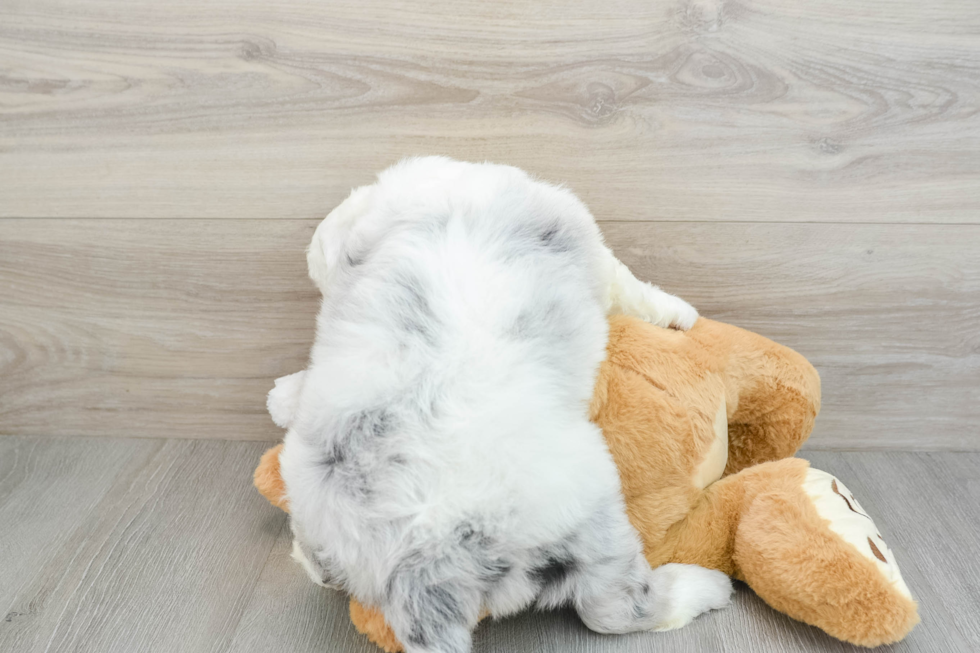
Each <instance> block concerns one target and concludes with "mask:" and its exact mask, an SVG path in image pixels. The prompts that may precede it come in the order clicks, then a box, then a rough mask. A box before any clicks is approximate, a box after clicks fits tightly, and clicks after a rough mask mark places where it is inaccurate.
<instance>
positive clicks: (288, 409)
mask: <svg viewBox="0 0 980 653" xmlns="http://www.w3.org/2000/svg"><path fill="white" fill-rule="evenodd" d="M305 376H306V371H305V370H303V371H301V372H296V373H295V374H290V375H289V376H283V377H280V378H278V379H276V386H275V387H274V388H273V389H272V390H270V391H269V396H268V398H267V399H266V402H265V407H266V409H267V410H268V411H269V415H270V416H271V417H272V421H273V422H275V423H276V426H278V427H279V428H283V429H285V428H289V425H290V424H292V422H293V415H294V414H295V413H296V403H297V402H298V401H299V394H300V392H301V391H302V389H303V378H304V377H305Z"/></svg>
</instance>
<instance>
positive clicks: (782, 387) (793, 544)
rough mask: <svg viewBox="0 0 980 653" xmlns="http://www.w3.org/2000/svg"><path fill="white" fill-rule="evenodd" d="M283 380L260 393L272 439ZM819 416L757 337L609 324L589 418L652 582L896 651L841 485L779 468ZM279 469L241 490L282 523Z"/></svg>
mask: <svg viewBox="0 0 980 653" xmlns="http://www.w3.org/2000/svg"><path fill="white" fill-rule="evenodd" d="M300 374H302V373H300ZM297 376H298V375H293V376H292V377H285V378H284V379H283V380H280V381H281V382H277V389H276V390H274V391H273V393H270V412H273V416H274V418H275V419H276V420H277V422H279V423H280V425H285V424H286V423H288V420H289V417H290V415H289V412H290V396H291V395H293V394H295V393H296V392H298V389H299V388H298V384H299V383H300V382H301V379H299V378H297ZM291 384H292V385H294V386H296V387H295V388H293V387H290V385H291ZM819 404H820V379H819V377H818V376H817V372H816V370H814V369H813V367H812V366H811V365H810V364H809V363H808V362H807V361H806V359H804V358H803V357H802V356H800V355H799V354H797V353H796V352H794V351H792V350H791V349H788V348H786V347H783V346H781V345H778V344H776V343H774V342H772V341H770V340H767V339H766V338H763V337H762V336H759V335H757V334H754V333H751V332H748V331H745V330H743V329H739V328H737V327H733V326H730V325H727V324H721V323H719V322H714V321H712V320H708V319H705V318H701V319H699V320H698V321H697V323H696V324H695V325H694V327H693V328H692V329H691V330H690V331H687V332H681V331H674V330H670V329H663V328H659V327H656V326H652V325H650V324H647V323H645V322H642V321H640V320H637V319H634V318H629V317H625V316H615V317H612V318H610V334H609V344H608V348H607V357H606V360H605V362H604V363H603V364H602V367H601V369H600V371H599V375H598V379H597V382H596V387H595V393H594V396H593V399H592V405H591V407H590V410H591V419H592V420H593V421H594V422H595V423H596V424H598V425H599V426H600V427H602V430H603V433H604V434H605V437H606V441H607V443H608V446H609V450H610V451H611V452H612V455H613V458H614V459H615V461H616V464H617V466H618V467H619V472H620V478H621V480H622V487H623V494H624V496H625V498H626V507H627V512H628V514H629V517H630V521H631V522H632V523H633V525H634V526H635V527H636V529H637V531H638V532H639V533H640V536H641V537H642V538H643V542H644V551H645V554H646V557H647V559H648V560H649V561H650V565H651V566H654V567H656V566H658V565H662V564H665V563H668V562H683V563H692V564H698V565H702V566H705V567H711V568H713V569H720V570H722V571H724V572H725V573H727V574H729V575H731V576H732V577H734V578H736V579H738V580H742V581H744V582H746V583H747V584H748V585H749V586H750V587H751V588H752V589H753V590H755V592H756V593H757V594H758V595H759V596H761V597H762V598H763V599H764V600H765V601H766V602H767V603H768V604H769V605H770V606H772V607H773V608H775V609H776V610H779V611H780V612H784V613H786V614H788V615H789V616H791V617H793V618H795V619H799V620H800V621H803V622H806V623H808V624H812V625H814V626H817V627H819V628H821V629H823V630H824V631H826V632H827V633H829V634H830V635H833V636H834V637H837V638H840V639H842V640H845V641H848V642H851V643H854V644H859V645H862V646H877V645H879V644H885V643H890V642H896V641H898V640H900V639H901V638H902V637H904V636H905V635H906V634H907V633H908V632H909V631H910V630H911V629H912V627H913V626H915V624H916V623H918V620H919V619H918V614H917V609H916V604H915V602H914V601H913V600H912V596H911V594H910V593H909V590H908V588H907V587H906V586H905V583H904V582H903V581H902V576H901V574H900V573H899V570H898V566H897V564H896V562H895V556H894V554H893V553H892V552H891V550H889V548H888V547H887V546H886V545H885V542H884V540H882V537H881V534H880V533H879V532H878V531H877V529H876V528H875V525H874V522H872V520H871V518H870V517H869V516H868V515H867V513H865V512H864V510H863V509H862V508H861V506H860V504H859V503H858V502H857V500H856V499H855V498H854V496H853V495H852V494H851V493H850V492H849V491H848V489H847V488H846V487H845V486H844V484H843V483H841V482H840V481H839V480H837V479H836V478H834V477H833V476H831V475H830V474H827V473H826V472H822V471H819V470H816V469H812V468H810V467H809V464H808V463H807V462H806V461H805V460H802V459H799V458H792V457H791V456H793V454H795V453H796V451H797V450H798V449H799V447H800V445H801V444H802V443H803V441H804V440H805V439H806V438H807V437H808V436H809V434H810V430H811V429H812V427H813V421H814V418H815V417H816V414H817V411H818V410H819ZM276 413H279V414H278V415H276ZM280 447H281V445H280ZM278 455H279V447H276V448H273V449H270V450H269V451H268V452H266V454H265V455H264V456H263V458H262V461H261V463H260V464H259V467H258V469H257V470H256V472H255V485H256V486H257V487H258V488H259V491H260V492H262V494H263V495H265V496H266V497H267V498H268V499H269V500H270V501H271V502H272V503H273V504H275V505H277V506H279V507H280V508H283V509H287V508H288V506H287V505H286V499H285V488H284V486H283V483H282V479H281V478H280V477H279V469H278V466H279V458H278ZM350 613H351V619H352V620H353V622H354V624H355V625H356V626H357V628H358V630H360V631H361V632H363V633H365V634H366V635H367V636H368V637H369V638H370V639H371V640H372V641H373V642H375V643H376V644H378V645H379V646H381V647H382V648H383V649H385V650H386V651H389V652H394V651H400V650H402V648H401V645H400V644H399V642H398V641H397V639H396V638H395V636H394V634H393V633H392V631H391V630H390V628H388V626H387V625H386V624H385V621H384V617H383V615H381V614H380V613H379V612H377V611H375V610H372V609H370V608H366V607H364V606H361V605H360V604H358V603H357V602H356V601H354V600H352V601H351V605H350Z"/></svg>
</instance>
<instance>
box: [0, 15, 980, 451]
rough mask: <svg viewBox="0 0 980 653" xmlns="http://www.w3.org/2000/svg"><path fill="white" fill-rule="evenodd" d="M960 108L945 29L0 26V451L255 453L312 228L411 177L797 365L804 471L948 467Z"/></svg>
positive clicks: (968, 295) (301, 310)
mask: <svg viewBox="0 0 980 653" xmlns="http://www.w3.org/2000/svg"><path fill="white" fill-rule="evenodd" d="M978 107H980V5H978V4H977V3H976V2H975V0H939V1H938V2H934V3H922V2H918V1H913V0H892V1H890V2H880V1H878V0H813V1H811V2H806V3H798V2H791V1H790V0H745V1H743V2H732V1H724V0H679V1H675V0H670V1H669V2H668V1H663V2H661V1H654V2H649V1H647V2H639V1H638V0H613V1H611V2H610V1H608V0H607V1H604V2H598V1H597V0H577V1H567V0H562V1H560V2H559V1H557V0H556V1H554V2H533V3H528V2H523V0H500V1H497V2H490V3H488V2H476V1H465V2H455V3H446V4H443V5H438V4H433V3H431V2H422V1H421V0H418V1H417V2H413V1H410V0H382V1H379V2H370V3H365V2H361V1H359V0H357V1H355V0H336V1H333V2H320V1H319V0H261V1H259V0H212V1H208V2H187V1H186V0H176V1H175V2H168V3H160V2H152V1H151V0H130V1H129V2H125V3H120V2H116V1H114V0H90V1H87V2H86V3H84V4H79V3H75V2H70V1H69V0H33V1H32V2H12V3H0V433H3V434H40V435H120V436H123V435H126V436H154V437H156V436H166V437H186V438H234V439H256V440H262V439H272V438H275V437H277V436H278V432H277V430H276V429H275V427H273V426H272V424H271V422H270V421H269V420H268V418H267V417H266V416H265V413H264V400H263V395H264V393H265V391H266V390H267V389H268V387H269V386H270V384H271V381H272V379H273V378H274V377H276V376H277V375H280V374H285V373H288V372H292V371H295V370H297V369H300V368H301V367H302V366H303V364H304V359H305V354H306V351H307V349H308V346H309V342H310V338H311V337H312V318H313V315H314V313H315V310H316V303H317V298H316V294H315V292H314V290H313V288H312V286H311V285H310V284H309V283H308V282H307V280H306V278H305V269H304V261H303V254H302V252H303V248H304V246H305V244H306V242H307V241H308V239H309V237H310V234H311V233H312V229H313V228H314V226H315V224H316V221H317V220H318V219H319V218H320V217H322V216H323V215H324V214H325V213H326V212H327V211H328V210H329V209H330V208H331V207H332V206H334V205H335V204H336V203H337V202H338V201H339V200H340V199H341V198H342V197H343V196H344V194H345V193H346V192H347V191H348V190H349V188H350V187H351V186H355V185H359V184H362V183H365V182H368V181H370V179H371V176H372V174H373V173H374V172H375V171H377V170H378V169H380V168H383V167H384V166H386V165H388V164H389V163H391V162H393V161H394V160H396V159H397V158H399V157H401V156H404V155H409V154H419V153H427V154H431V153H435V154H447V155H451V156H456V157H460V158H465V159H472V160H484V159H490V160H495V161H499V162H506V163H512V164H515V165H519V166H522V167H525V168H527V169H529V170H531V171H532V172H534V173H536V174H539V175H541V176H542V177H545V178H547V179H551V180H555V181H563V182H566V183H568V184H569V185H570V186H571V187H572V188H573V189H574V190H575V191H576V192H578V193H579V194H580V195H581V196H582V198H583V199H584V200H585V201H586V202H587V203H588V204H589V205H590V206H591V207H592V209H593V211H594V213H595V214H596V216H597V217H598V218H599V219H600V220H601V221H602V225H603V229H604V231H605V233H606V235H607V238H608V240H609V241H610V243H611V245H612V246H613V248H614V249H615V250H616V252H617V253H618V254H619V255H620V256H621V258H623V260H624V261H626V262H627V263H628V264H629V265H630V266H631V267H633V268H634V270H635V271H636V272H637V274H638V275H639V276H641V277H644V278H648V279H650V280H653V281H654V282H656V283H660V284H661V285H663V286H664V287H665V288H667V289H668V290H670V291H673V292H677V293H679V294H682V295H683V296H685V297H686V298H688V299H689V300H691V301H692V302H693V303H694V304H695V305H697V306H698V307H699V308H700V309H701V311H702V313H703V314H705V315H708V316H710V317H715V318H718V319H722V320H727V321H730V322H733V323H735V324H739V325H741V326H745V327H748V328H751V329H754V330H757V331H759V332H761V333H763V334H765V335H768V336H770V337H773V338H776V339H777V340H780V341H781V342H784V343H786V344H788V345H790V346H793V347H795V348H797V349H798V350H799V351H801V352H802V353H804V354H805V355H807V356H809V357H810V358H811V360H813V361H814V363H815V364H816V365H817V367H818V368H819V369H820V371H821V374H822V376H823V381H824V393H825V402H824V411H823V414H822V416H821V417H820V419H819V420H818V427H817V432H816V433H815V435H814V437H813V439H812V440H811V445H810V446H811V447H816V448H841V447H843V448H906V449H908V448H912V449H916V448H922V449H930V448H941V449H974V448H977V447H978V446H980V430H978V427H977V424H978V423H980V254H978V250H980V108H978Z"/></svg>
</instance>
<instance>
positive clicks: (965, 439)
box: [0, 220, 980, 449]
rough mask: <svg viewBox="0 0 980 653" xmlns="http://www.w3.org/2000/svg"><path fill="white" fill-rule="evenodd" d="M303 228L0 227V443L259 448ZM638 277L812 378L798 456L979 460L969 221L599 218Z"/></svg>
mask: <svg viewBox="0 0 980 653" xmlns="http://www.w3.org/2000/svg"><path fill="white" fill-rule="evenodd" d="M315 224H316V222H315V221H292V220H286V221H253V220H237V221H231V220H170V221H167V220H104V221H99V220H79V221H74V220H2V221H0V288H2V289H3V292H2V293H0V397H2V401H0V434H2V433H6V434H31V435H120V436H136V437H161V436H163V437H181V438H230V439H244V440H269V439H275V438H278V437H280V436H281V432H280V431H279V430H278V429H277V428H276V427H275V426H274V425H273V424H272V422H271V420H269V418H268V416H267V414H266V411H265V393H266V392H267V391H268V389H269V388H271V385H272V381H273V380H274V379H275V378H276V377H277V376H281V375H283V374H287V373H291V372H294V371H297V370H299V369H302V368H303V367H305V365H306V358H307V355H308V351H309V347H310V345H311V343H312V338H313V320H314V316H315V312H316V310H317V306H318V295H317V293H316V291H315V290H314V289H313V287H312V284H310V282H309V281H308V280H307V279H306V272H305V261H304V256H303V250H304V247H305V245H306V243H307V242H308V240H309V238H310V235H311V234H312V231H313V229H314V227H315ZM602 226H603V230H604V232H605V234H606V236H607V239H608V241H609V243H610V245H611V246H612V247H613V249H614V250H615V251H616V253H617V254H618V255H619V256H620V257H621V258H622V259H623V260H624V261H625V262H626V264H627V265H629V266H630V267H631V268H632V269H634V270H635V271H636V273H637V275H638V276H640V277H641V278H644V279H648V280H652V281H654V282H656V283H659V284H661V285H662V286H663V287H664V288H666V289H667V290H669V291H671V292H676V293H679V294H680V295H681V296H683V297H685V298H687V299H688V300H690V301H691V302H692V303H693V304H694V305H695V306H697V307H698V308H699V309H700V310H701V312H702V314H703V315H706V316H708V317H712V318H715V319H719V320H724V321H727V322H731V323H734V324H737V325H740V326H743V327H746V328H749V329H752V330H755V331H758V332H760V333H762V334H763V335H766V336H768V337H771V338H773V339H775V340H777V341H779V342H782V343H784V344H786V345H788V346H791V347H793V348H795V349H797V350H798V351H800V352H801V353H803V354H804V355H805V356H807V357H808V358H810V360H812V361H813V363H814V364H815V365H816V366H817V368H818V369H819V371H820V372H821V375H822V379H823V392H824V404H823V411H822V413H821V416H820V418H819V419H818V420H817V429H816V431H815V434H814V436H813V438H811V440H810V443H809V445H808V446H810V447H811V448H839V447H847V448H884V449H888V448H917V449H935V448H940V449H944V448H945V449H977V448H980V431H978V429H977V424H978V423H980V330H978V329H977V328H976V325H977V324H978V323H980V259H978V257H977V256H976V245H977V243H978V242H980V226H973V225H821V224H805V225H790V224H739V223H735V224H724V223H722V224H712V223H660V224H649V223H647V224H628V223H604V224H603V225H602Z"/></svg>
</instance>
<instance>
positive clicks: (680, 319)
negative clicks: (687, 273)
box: [667, 298, 698, 331]
mask: <svg viewBox="0 0 980 653" xmlns="http://www.w3.org/2000/svg"><path fill="white" fill-rule="evenodd" d="M673 308H674V310H673V311H672V312H671V314H670V320H669V324H668V325H667V326H668V327H670V328H671V329H677V330H678V331H687V330H688V329H690V328H691V327H692V326H694V323H695V322H697V321H698V311H697V309H696V308H694V307H693V306H691V305H690V304H688V303H687V302H685V301H684V300H683V299H680V298H677V305H676V306H675V307H673Z"/></svg>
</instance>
